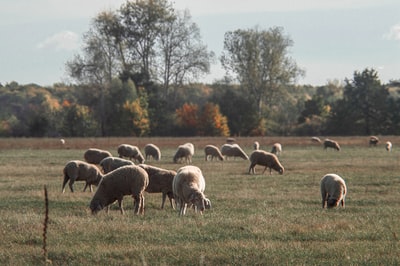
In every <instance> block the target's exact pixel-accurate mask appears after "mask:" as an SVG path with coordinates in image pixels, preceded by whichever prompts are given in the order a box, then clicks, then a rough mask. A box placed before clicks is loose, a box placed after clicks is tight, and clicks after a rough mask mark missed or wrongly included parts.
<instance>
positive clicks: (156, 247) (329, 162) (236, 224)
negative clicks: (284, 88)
mask: <svg viewBox="0 0 400 266" xmlns="http://www.w3.org/2000/svg"><path fill="white" fill-rule="evenodd" d="M332 138H333V139H335V140H337V141H338V142H339V143H340V144H341V147H342V150H341V151H340V152H337V151H334V150H327V151H324V150H323V149H322V146H321V145H317V144H312V143H311V141H310V138H308V137H287V138H284V137H282V138H280V137H263V138H237V143H238V144H240V146H241V147H242V148H243V149H244V150H245V151H246V153H247V154H250V153H251V151H252V144H253V141H254V140H257V141H259V142H260V146H261V147H260V148H261V149H265V150H267V151H269V150H270V148H271V146H272V144H273V143H274V142H280V143H282V146H283V152H282V154H281V155H280V156H279V158H280V161H281V163H282V164H283V166H284V167H285V173H284V174H283V175H279V174H278V173H277V172H273V173H272V175H270V174H269V172H268V171H266V172H265V173H264V174H261V173H262V170H263V167H261V166H256V174H255V175H249V174H248V167H249V162H248V161H245V160H242V159H236V160H233V159H230V160H227V161H224V162H220V161H213V162H206V161H205V160H204V150H203V148H204V146H205V145H206V144H213V145H216V146H218V147H220V146H221V145H222V144H223V143H225V138H87V139H84V138H77V139H66V143H65V144H64V145H61V143H60V142H59V139H0V169H1V173H0V217H1V218H0V237H1V240H2V241H1V242H0V264H1V265H44V264H46V263H48V264H52V265H316V264H317V265H321V264H329V265H350V264H351V265H398V264H400V245H399V238H400V223H399V221H400V175H399V169H400V148H399V149H398V147H400V138H399V137H394V136H388V137H381V143H379V144H378V146H377V147H369V146H368V137H365V136H364V137H340V138H339V137H336V138H335V137H332ZM386 139H387V140H391V141H392V143H393V151H392V152H391V153H389V152H387V151H386V150H385V149H384V142H385V141H386ZM188 141H190V142H192V143H193V144H194V146H195V156H194V157H193V165H196V166H198V167H200V168H201V169H202V171H203V174H204V176H205V179H206V190H205V194H206V196H207V197H208V198H209V199H210V200H211V202H212V209H211V210H206V211H205V213H204V214H203V215H199V214H197V215H196V214H195V213H194V211H193V210H192V209H189V210H187V214H186V216H184V217H179V216H178V212H177V211H176V210H173V209H172V208H170V206H169V203H168V204H166V207H165V209H164V210H161V209H160V204H161V194H148V193H146V194H145V215H144V216H134V215H133V210H132V207H133V203H132V198H130V197H125V198H124V202H123V203H124V208H125V211H126V213H125V215H121V214H120V212H119V210H118V209H117V206H116V204H114V205H113V206H112V207H111V210H110V212H109V213H108V214H107V213H105V211H101V212H100V213H99V214H98V215H96V216H94V215H92V214H91V213H90V211H89V208H88V205H89V202H90V200H91V197H92V196H93V193H90V192H88V191H86V192H82V190H83V187H84V182H79V181H78V182H76V183H75V185H74V187H75V191H76V192H74V193H71V192H70V191H69V189H68V188H67V190H66V192H65V193H64V194H62V193H61V185H62V179H63V176H62V169H63V167H64V165H65V163H66V162H67V161H69V160H73V159H80V160H83V153H84V151H85V150H86V149H87V148H90V147H95V148H101V149H106V150H109V151H110V152H111V153H112V154H113V155H114V156H116V155H117V153H116V147H117V146H118V145H119V144H121V143H128V144H132V145H136V146H138V147H140V148H141V150H142V152H143V147H144V145H145V144H147V143H154V144H156V145H158V146H159V147H160V149H161V152H162V158H161V161H159V162H157V161H146V163H148V164H152V165H155V166H158V167H162V168H166V169H173V170H177V169H178V168H179V167H181V166H183V165H184V164H174V163H172V157H173V155H174V153H175V150H176V147H177V146H178V145H180V144H183V143H185V142H188ZM327 173H337V174H339V175H340V176H342V177H343V178H344V179H345V181H346V183H347V188H348V195H347V197H346V208H344V209H343V208H336V209H329V210H328V209H322V207H321V196H320V188H319V182H320V179H321V178H322V176H323V175H325V174H327ZM44 186H46V187H47V190H48V202H49V216H48V219H49V220H48V226H47V234H46V237H47V238H46V245H45V247H46V249H47V257H48V261H47V262H45V259H44V248H43V245H44V242H43V231H44V230H43V228H44V226H43V224H44V219H45V201H44Z"/></svg>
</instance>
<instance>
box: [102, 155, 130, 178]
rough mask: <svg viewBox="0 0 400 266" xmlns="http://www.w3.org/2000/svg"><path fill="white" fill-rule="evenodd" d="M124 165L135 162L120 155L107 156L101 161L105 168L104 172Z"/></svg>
mask: <svg viewBox="0 0 400 266" xmlns="http://www.w3.org/2000/svg"><path fill="white" fill-rule="evenodd" d="M124 165H135V164H134V163H133V162H132V161H130V160H126V159H122V158H119V157H106V158H104V159H103V160H101V162H100V166H101V168H103V172H104V173H105V174H107V173H109V172H111V171H113V170H115V169H117V168H119V167H121V166H124Z"/></svg>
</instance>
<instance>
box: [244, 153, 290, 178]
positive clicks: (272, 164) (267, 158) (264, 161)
mask: <svg viewBox="0 0 400 266" xmlns="http://www.w3.org/2000/svg"><path fill="white" fill-rule="evenodd" d="M256 165H262V166H265V168H264V171H263V172H262V173H263V174H264V172H265V170H266V169H267V168H269V173H270V174H272V169H274V170H275V171H277V172H278V173H279V174H283V172H284V171H285V169H284V168H283V166H282V164H281V163H280V162H279V159H278V157H277V156H276V155H275V154H273V153H270V152H267V151H263V150H255V151H253V152H252V153H251V154H250V167H249V174H251V173H253V174H255V173H256V171H255V166H256Z"/></svg>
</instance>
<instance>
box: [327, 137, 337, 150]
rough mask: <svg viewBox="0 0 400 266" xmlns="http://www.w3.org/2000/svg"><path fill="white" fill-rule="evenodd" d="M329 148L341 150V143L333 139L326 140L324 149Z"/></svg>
mask: <svg viewBox="0 0 400 266" xmlns="http://www.w3.org/2000/svg"><path fill="white" fill-rule="evenodd" d="M327 148H333V149H335V150H338V151H340V146H339V143H337V142H336V141H334V140H331V139H325V140H324V149H325V150H326V149H327Z"/></svg>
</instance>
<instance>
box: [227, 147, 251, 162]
mask: <svg viewBox="0 0 400 266" xmlns="http://www.w3.org/2000/svg"><path fill="white" fill-rule="evenodd" d="M221 153H222V155H224V156H225V157H226V158H228V157H240V158H242V159H244V160H248V159H249V156H247V154H246V153H245V152H244V151H243V150H242V148H240V146H239V145H238V144H228V143H226V144H224V145H222V146H221Z"/></svg>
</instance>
